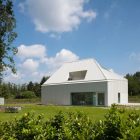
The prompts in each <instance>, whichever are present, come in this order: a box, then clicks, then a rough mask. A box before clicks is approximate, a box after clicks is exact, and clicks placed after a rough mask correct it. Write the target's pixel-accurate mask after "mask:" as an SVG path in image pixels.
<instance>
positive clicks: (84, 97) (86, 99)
mask: <svg viewBox="0 0 140 140" xmlns="http://www.w3.org/2000/svg"><path fill="white" fill-rule="evenodd" d="M71 99H72V105H93V93H91V92H89V93H88V92H84V93H71Z"/></svg>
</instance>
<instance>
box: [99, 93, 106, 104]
mask: <svg viewBox="0 0 140 140" xmlns="http://www.w3.org/2000/svg"><path fill="white" fill-rule="evenodd" d="M98 105H105V97H104V93H98Z"/></svg>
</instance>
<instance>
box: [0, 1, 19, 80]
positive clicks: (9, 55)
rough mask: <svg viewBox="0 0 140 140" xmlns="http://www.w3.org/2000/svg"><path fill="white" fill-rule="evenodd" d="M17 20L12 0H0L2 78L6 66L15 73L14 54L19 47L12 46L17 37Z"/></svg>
mask: <svg viewBox="0 0 140 140" xmlns="http://www.w3.org/2000/svg"><path fill="white" fill-rule="evenodd" d="M15 27H16V20H15V16H14V11H13V2H12V0H0V78H2V72H3V71H5V70H6V68H10V69H11V70H12V72H13V73H15V64H14V59H13V56H14V55H15V53H16V52H17V49H16V48H15V47H14V46H12V43H13V41H14V40H15V38H16V37H17V33H16V32H15V31H14V29H15Z"/></svg>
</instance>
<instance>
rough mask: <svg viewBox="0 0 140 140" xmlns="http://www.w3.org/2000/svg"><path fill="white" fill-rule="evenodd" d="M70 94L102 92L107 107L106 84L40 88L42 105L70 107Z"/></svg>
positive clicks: (94, 83)
mask: <svg viewBox="0 0 140 140" xmlns="http://www.w3.org/2000/svg"><path fill="white" fill-rule="evenodd" d="M72 92H100V93H102V92H103V93H105V105H107V99H108V98H107V82H92V83H78V84H63V85H48V86H42V92H41V94H42V95H41V101H42V104H55V105H71V95H70V93H72Z"/></svg>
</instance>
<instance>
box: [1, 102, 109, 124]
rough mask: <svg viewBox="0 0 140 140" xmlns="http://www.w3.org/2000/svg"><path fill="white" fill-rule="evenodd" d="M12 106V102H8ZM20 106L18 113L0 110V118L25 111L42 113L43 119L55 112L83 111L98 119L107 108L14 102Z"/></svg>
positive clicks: (18, 115)
mask: <svg viewBox="0 0 140 140" xmlns="http://www.w3.org/2000/svg"><path fill="white" fill-rule="evenodd" d="M9 105H10V106H14V104H9ZM16 106H21V107H22V110H21V111H20V112H19V113H5V112H0V120H1V121H7V120H12V119H14V118H15V117H16V118H19V117H20V116H22V115H23V114H25V113H27V112H34V113H35V114H44V117H45V119H47V118H50V117H53V116H54V115H55V114H56V113H57V112H59V111H62V112H63V113H64V114H67V113H68V112H77V111H78V112H83V113H85V114H86V115H87V116H88V117H89V118H90V119H92V120H95V121H96V120H100V119H103V118H104V115H105V113H106V112H107V111H108V108H102V107H85V106H45V105H36V104H18V105H17V104H16Z"/></svg>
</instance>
